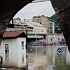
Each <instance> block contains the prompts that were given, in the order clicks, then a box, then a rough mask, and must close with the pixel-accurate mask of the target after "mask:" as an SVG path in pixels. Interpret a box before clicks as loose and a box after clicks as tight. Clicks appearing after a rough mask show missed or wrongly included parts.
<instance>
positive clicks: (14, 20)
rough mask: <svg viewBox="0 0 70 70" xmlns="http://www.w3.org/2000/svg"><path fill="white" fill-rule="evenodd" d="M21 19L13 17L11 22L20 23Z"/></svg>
mask: <svg viewBox="0 0 70 70" xmlns="http://www.w3.org/2000/svg"><path fill="white" fill-rule="evenodd" d="M21 23H22V22H21V19H20V18H19V17H18V18H14V19H13V24H21Z"/></svg>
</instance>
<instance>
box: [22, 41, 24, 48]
mask: <svg viewBox="0 0 70 70" xmlns="http://www.w3.org/2000/svg"><path fill="white" fill-rule="evenodd" d="M22 48H23V49H24V41H22Z"/></svg>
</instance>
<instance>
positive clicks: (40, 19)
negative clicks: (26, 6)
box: [32, 15, 49, 32]
mask: <svg viewBox="0 0 70 70" xmlns="http://www.w3.org/2000/svg"><path fill="white" fill-rule="evenodd" d="M32 21H34V22H38V23H40V24H42V25H44V26H45V27H46V30H47V32H48V31H49V18H47V17H46V16H44V15H41V16H34V17H33V19H32Z"/></svg>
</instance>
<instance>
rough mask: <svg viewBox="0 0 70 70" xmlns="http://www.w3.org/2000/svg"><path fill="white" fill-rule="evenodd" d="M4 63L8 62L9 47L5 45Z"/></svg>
mask: <svg viewBox="0 0 70 70" xmlns="http://www.w3.org/2000/svg"><path fill="white" fill-rule="evenodd" d="M5 61H9V45H8V44H5Z"/></svg>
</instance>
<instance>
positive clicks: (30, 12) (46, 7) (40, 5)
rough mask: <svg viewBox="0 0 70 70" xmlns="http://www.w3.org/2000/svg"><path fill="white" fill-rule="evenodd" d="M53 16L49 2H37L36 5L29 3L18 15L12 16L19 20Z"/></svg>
mask: <svg viewBox="0 0 70 70" xmlns="http://www.w3.org/2000/svg"><path fill="white" fill-rule="evenodd" d="M53 14H55V11H54V9H53V7H52V4H51V2H50V1H44V2H37V3H29V4H27V5H26V6H25V7H23V8H22V9H21V10H20V11H18V13H17V14H16V15H15V16H14V18H17V17H19V18H20V19H21V20H23V19H32V18H33V16H38V15H39V16H41V15H45V16H48V17H50V16H52V15H53Z"/></svg>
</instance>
